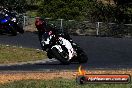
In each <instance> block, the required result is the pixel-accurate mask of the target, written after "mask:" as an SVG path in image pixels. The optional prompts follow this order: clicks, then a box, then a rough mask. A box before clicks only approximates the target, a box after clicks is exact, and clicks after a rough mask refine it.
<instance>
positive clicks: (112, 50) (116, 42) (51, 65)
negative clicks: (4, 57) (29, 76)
mask: <svg viewBox="0 0 132 88" xmlns="http://www.w3.org/2000/svg"><path fill="white" fill-rule="evenodd" d="M72 38H73V41H75V42H76V43H78V44H79V45H80V46H81V47H82V48H83V49H84V51H85V52H86V54H87V56H88V58H89V60H88V62H87V63H86V64H82V65H83V67H85V69H126V68H132V39H130V38H110V37H89V36H72ZM0 44H8V45H15V46H22V47H29V48H36V49H41V47H40V44H39V41H38V36H37V34H36V33H30V32H26V33H24V34H23V35H21V34H18V35H17V36H8V35H0ZM79 65H80V64H78V63H72V64H70V65H62V64H60V63H59V61H57V60H54V59H53V60H49V59H46V60H42V61H36V62H31V63H30V62H29V63H20V64H15V65H0V71H43V70H53V71H54V70H77V68H78V67H79Z"/></svg>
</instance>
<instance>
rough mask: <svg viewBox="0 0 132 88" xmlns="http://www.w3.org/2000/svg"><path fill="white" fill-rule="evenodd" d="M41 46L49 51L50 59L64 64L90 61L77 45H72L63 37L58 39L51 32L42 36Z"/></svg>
mask: <svg viewBox="0 0 132 88" xmlns="http://www.w3.org/2000/svg"><path fill="white" fill-rule="evenodd" d="M41 46H42V48H43V49H44V50H45V51H47V56H48V58H49V59H52V58H55V59H58V60H59V61H60V62H61V63H62V64H70V63H71V62H79V63H86V62H87V60H88V57H87V55H86V54H85V52H84V51H83V50H82V49H81V48H80V47H79V46H78V45H77V44H76V43H73V42H72V43H71V42H70V41H69V40H68V39H66V38H64V37H63V36H58V37H56V36H55V35H53V34H52V33H50V32H45V33H44V34H43V35H42V39H41Z"/></svg>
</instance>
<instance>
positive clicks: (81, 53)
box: [77, 48, 88, 63]
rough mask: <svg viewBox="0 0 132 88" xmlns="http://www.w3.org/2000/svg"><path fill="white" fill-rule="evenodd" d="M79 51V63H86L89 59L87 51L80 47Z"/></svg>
mask: <svg viewBox="0 0 132 88" xmlns="http://www.w3.org/2000/svg"><path fill="white" fill-rule="evenodd" d="M78 50H79V52H77V59H78V62H79V63H86V62H87V61H88V57H87V55H86V53H85V52H84V51H83V50H82V49H80V48H79V49H78Z"/></svg>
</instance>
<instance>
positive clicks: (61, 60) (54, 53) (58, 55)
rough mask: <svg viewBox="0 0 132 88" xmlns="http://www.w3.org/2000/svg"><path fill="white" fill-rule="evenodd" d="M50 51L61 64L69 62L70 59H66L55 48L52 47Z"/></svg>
mask: <svg viewBox="0 0 132 88" xmlns="http://www.w3.org/2000/svg"><path fill="white" fill-rule="evenodd" d="M52 53H53V55H54V56H55V58H56V59H58V60H59V61H60V62H61V63H62V64H65V65H68V64H70V61H68V60H66V58H65V57H63V56H62V55H61V54H60V53H59V52H58V50H57V49H56V48H53V49H52Z"/></svg>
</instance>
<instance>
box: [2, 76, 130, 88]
mask: <svg viewBox="0 0 132 88" xmlns="http://www.w3.org/2000/svg"><path fill="white" fill-rule="evenodd" d="M0 88H132V84H84V85H79V84H77V83H76V81H75V80H68V79H62V78H59V79H55V80H22V81H14V82H12V83H7V84H1V85H0Z"/></svg>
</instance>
